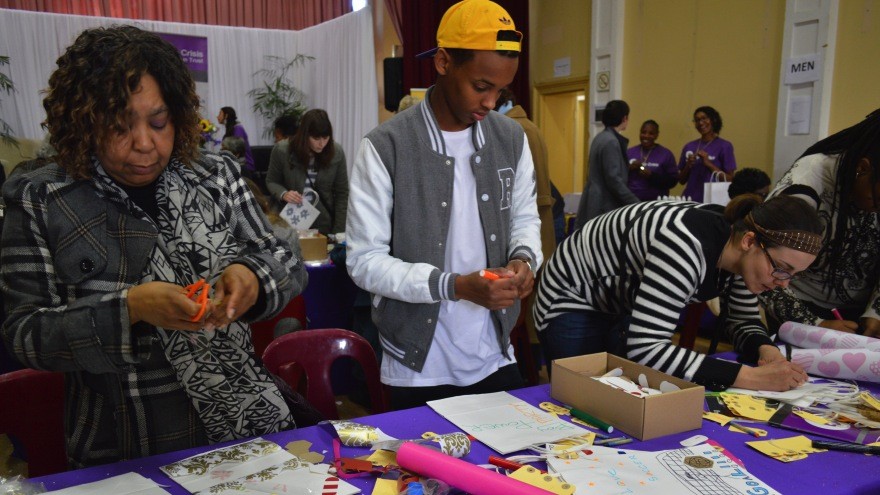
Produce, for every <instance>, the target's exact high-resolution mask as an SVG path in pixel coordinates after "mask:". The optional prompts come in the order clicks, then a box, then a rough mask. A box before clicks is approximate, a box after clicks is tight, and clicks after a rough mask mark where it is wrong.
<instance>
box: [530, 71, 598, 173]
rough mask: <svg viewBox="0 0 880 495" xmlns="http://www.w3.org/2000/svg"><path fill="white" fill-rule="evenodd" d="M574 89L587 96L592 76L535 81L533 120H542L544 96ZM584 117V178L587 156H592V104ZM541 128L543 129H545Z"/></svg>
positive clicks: (533, 88) (588, 106) (536, 121)
mask: <svg viewBox="0 0 880 495" xmlns="http://www.w3.org/2000/svg"><path fill="white" fill-rule="evenodd" d="M574 91H583V93H584V96H585V97H587V96H588V95H589V94H590V77H589V76H581V77H567V78H560V79H558V80H553V81H548V82H541V83H535V84H534V85H533V86H532V121H533V122H535V124H538V123H539V122H541V117H542V113H543V112H544V96H549V95H555V94H560V93H571V92H574ZM584 118H585V119H586V121H585V122H584V123H583V124H584V144H583V146H584V149H583V152H584V163H583V164H582V165H583V166H584V168H585V170H584V171H583V176H584V178H586V177H587V171H586V161H587V157H588V156H590V155H589V152H590V105H586V110H585V112H584ZM541 130H542V131H543V129H541Z"/></svg>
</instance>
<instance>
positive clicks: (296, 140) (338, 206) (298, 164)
mask: <svg viewBox="0 0 880 495" xmlns="http://www.w3.org/2000/svg"><path fill="white" fill-rule="evenodd" d="M266 188H267V189H269V194H271V195H272V196H273V197H274V198H275V199H277V200H278V201H279V202H280V203H281V204H282V205H285V204H287V203H295V204H301V203H302V202H303V200H304V199H305V200H306V201H309V200H310V197H313V196H312V195H311V194H308V191H314V192H316V193H317V199H316V200H314V201H313V203H312V205H313V206H314V207H315V208H317V209H318V211H319V212H320V214H319V215H318V218H317V219H316V220H315V223H314V224H313V225H312V228H315V229H318V231H319V232H321V233H322V234H324V235H327V234H336V233H339V232H345V220H346V217H347V211H348V171H347V168H346V165H345V152H344V151H343V150H342V146H340V145H339V143H337V142H335V141H333V125H332V124H331V123H330V117H328V116H327V112H326V111H324V110H321V109H318V108H316V109H312V110H309V111H308V112H306V113H305V114H303V116H302V119H300V122H299V128H298V129H297V131H296V134H295V135H294V136H293V137H292V138H290V139H288V140H286V141H285V140H281V141H279V142H277V143H275V146H274V147H272V154H271V156H270V157H269V171H268V172H267V174H266Z"/></svg>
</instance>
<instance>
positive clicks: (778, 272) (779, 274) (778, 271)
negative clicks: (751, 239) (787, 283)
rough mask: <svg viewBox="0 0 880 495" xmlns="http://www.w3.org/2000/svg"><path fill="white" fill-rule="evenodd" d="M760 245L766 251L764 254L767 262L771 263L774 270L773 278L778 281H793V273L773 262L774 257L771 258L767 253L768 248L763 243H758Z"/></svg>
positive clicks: (771, 274)
mask: <svg viewBox="0 0 880 495" xmlns="http://www.w3.org/2000/svg"><path fill="white" fill-rule="evenodd" d="M758 245H759V246H761V250H762V251H764V254H766V255H767V260H768V261H770V266H771V267H772V268H773V272H772V273H770V276H771V277H773V278H775V279H776V280H791V279H792V277H794V275H792V274H791V273H788V272H787V271H785V270H783V269H782V268H779V267H778V266H776V262H775V261H773V257H772V256H770V253H769V252H768V251H767V248H765V247H764V243H763V242H760V241H758Z"/></svg>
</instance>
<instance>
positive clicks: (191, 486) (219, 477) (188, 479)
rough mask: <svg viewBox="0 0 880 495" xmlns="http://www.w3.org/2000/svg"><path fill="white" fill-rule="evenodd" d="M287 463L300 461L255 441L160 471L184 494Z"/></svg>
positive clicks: (260, 439) (189, 459)
mask: <svg viewBox="0 0 880 495" xmlns="http://www.w3.org/2000/svg"><path fill="white" fill-rule="evenodd" d="M287 461H295V462H301V461H300V460H299V459H297V458H296V457H294V456H293V455H292V454H290V453H289V452H287V451H286V450H284V449H282V448H281V447H280V446H279V445H278V444H276V443H274V442H270V441H268V440H264V439H262V438H255V439H253V440H249V441H247V442H244V443H239V444H236V445H230V446H229V447H223V448H220V449H216V450H211V451H209V452H205V453H203V454H199V455H196V456H193V457H189V458H187V459H183V460H180V461H177V462H174V463H171V464H168V465H167V466H162V467H161V469H162V471H164V472H165V474H167V475H168V476H169V477H170V478H171V479H172V480H174V481H175V482H177V483H178V484H180V485H181V486H183V487H184V488H186V489H187V491H189V492H190V493H196V492H198V491H201V490H205V489H208V488H210V487H212V486H215V485H219V484H221V483H225V482H228V481H232V480H236V479H238V478H244V477H246V476H249V475H251V474H254V473H258V472H260V471H262V470H264V469H267V468H270V467H272V466H275V465H278V464H284V463H285V462H287Z"/></svg>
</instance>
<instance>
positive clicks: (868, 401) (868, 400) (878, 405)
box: [859, 390, 880, 411]
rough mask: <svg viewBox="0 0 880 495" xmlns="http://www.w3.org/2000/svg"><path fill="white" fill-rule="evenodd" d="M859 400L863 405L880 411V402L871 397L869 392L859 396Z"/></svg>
mask: <svg viewBox="0 0 880 495" xmlns="http://www.w3.org/2000/svg"><path fill="white" fill-rule="evenodd" d="M859 400H860V401H861V402H862V404H864V405H866V406H868V407H871V408H874V409H876V410H877V411H880V400H877V398H876V397H874V396H873V395H871V392H868V391H867V390H866V391H864V392H862V393H860V394H859Z"/></svg>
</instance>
